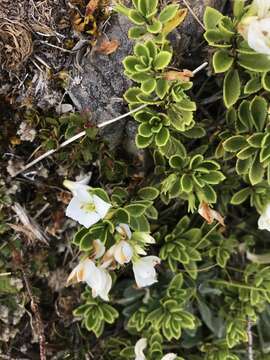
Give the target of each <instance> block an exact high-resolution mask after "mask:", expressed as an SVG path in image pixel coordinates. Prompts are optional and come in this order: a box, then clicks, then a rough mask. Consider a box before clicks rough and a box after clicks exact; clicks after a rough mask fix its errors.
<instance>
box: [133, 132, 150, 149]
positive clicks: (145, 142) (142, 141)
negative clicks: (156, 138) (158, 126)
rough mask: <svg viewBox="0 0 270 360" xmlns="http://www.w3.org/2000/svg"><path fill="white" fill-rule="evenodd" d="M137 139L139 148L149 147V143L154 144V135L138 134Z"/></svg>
mask: <svg viewBox="0 0 270 360" xmlns="http://www.w3.org/2000/svg"><path fill="white" fill-rule="evenodd" d="M135 141H136V145H137V147H138V148H140V149H144V148H146V147H148V146H149V145H151V144H152V141H153V136H150V137H144V136H141V135H137V136H136V140H135Z"/></svg>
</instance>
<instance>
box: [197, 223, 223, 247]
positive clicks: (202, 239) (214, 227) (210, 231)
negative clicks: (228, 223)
mask: <svg viewBox="0 0 270 360" xmlns="http://www.w3.org/2000/svg"><path fill="white" fill-rule="evenodd" d="M218 226H219V223H218V222H217V223H216V225H215V226H213V227H212V229H210V230H209V231H208V233H207V234H205V235H204V236H203V237H202V238H201V240H200V241H199V242H198V244H197V245H196V246H195V247H194V248H195V249H197V248H198V247H199V246H200V245H201V244H202V243H203V242H204V240H205V239H206V238H207V236H209V235H210V234H211V233H212V232H213V231H214V230H216V228H217V227H218Z"/></svg>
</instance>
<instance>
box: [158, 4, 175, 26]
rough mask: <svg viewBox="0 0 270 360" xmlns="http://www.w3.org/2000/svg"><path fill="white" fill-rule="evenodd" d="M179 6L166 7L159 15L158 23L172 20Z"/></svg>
mask: <svg viewBox="0 0 270 360" xmlns="http://www.w3.org/2000/svg"><path fill="white" fill-rule="evenodd" d="M178 8H179V6H178V5H176V4H171V5H167V6H166V7H165V8H164V9H163V10H162V11H161V13H160V14H159V21H161V22H162V23H163V24H164V23H166V22H167V21H169V20H171V19H173V18H174V17H175V15H176V13H177V10H178Z"/></svg>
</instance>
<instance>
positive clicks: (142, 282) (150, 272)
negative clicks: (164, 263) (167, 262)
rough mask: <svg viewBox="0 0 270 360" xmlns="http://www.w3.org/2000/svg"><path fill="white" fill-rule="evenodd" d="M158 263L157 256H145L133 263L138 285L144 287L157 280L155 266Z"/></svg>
mask: <svg viewBox="0 0 270 360" xmlns="http://www.w3.org/2000/svg"><path fill="white" fill-rule="evenodd" d="M159 263H160V258H158V257H157V256H145V257H141V258H140V259H139V260H137V261H135V262H134V263H133V272H134V276H135V280H136V283H137V285H138V287H145V286H149V285H152V284H154V283H155V282H157V274H156V270H155V266H156V265H157V264H159Z"/></svg>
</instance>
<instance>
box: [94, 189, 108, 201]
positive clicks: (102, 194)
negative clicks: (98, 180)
mask: <svg viewBox="0 0 270 360" xmlns="http://www.w3.org/2000/svg"><path fill="white" fill-rule="evenodd" d="M91 194H93V195H96V196H98V197H100V198H101V199H102V200H104V201H105V202H106V203H110V198H109V196H108V194H107V193H106V191H105V190H103V189H102V188H92V189H91Z"/></svg>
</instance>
